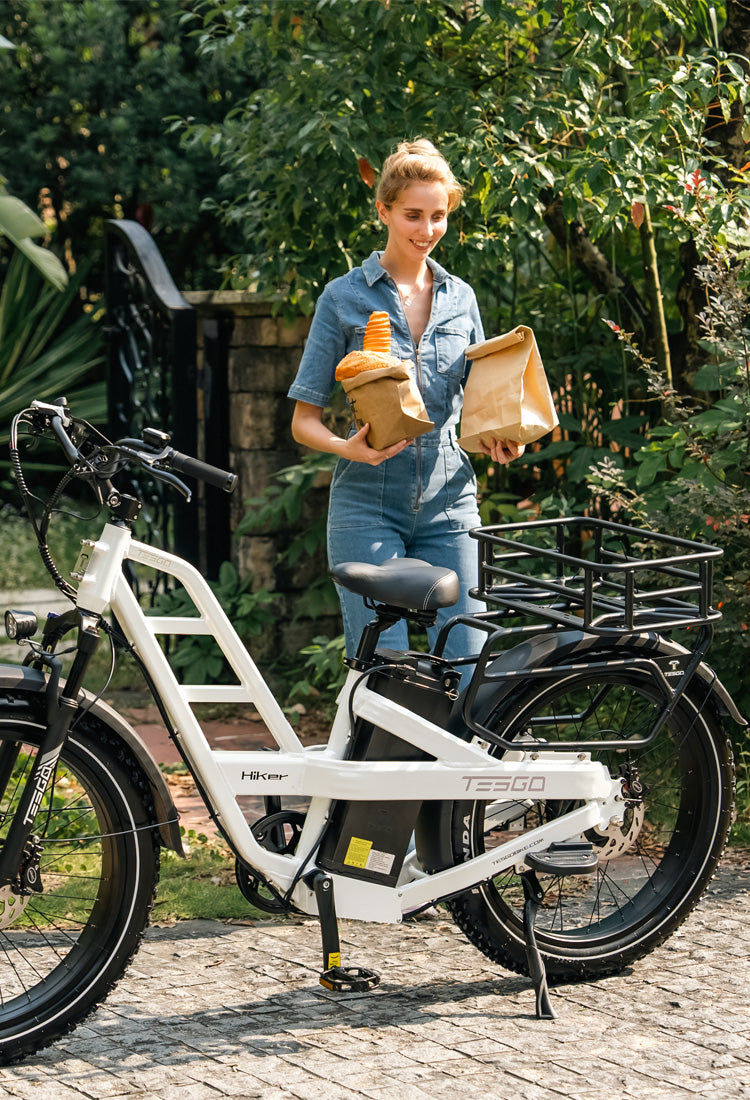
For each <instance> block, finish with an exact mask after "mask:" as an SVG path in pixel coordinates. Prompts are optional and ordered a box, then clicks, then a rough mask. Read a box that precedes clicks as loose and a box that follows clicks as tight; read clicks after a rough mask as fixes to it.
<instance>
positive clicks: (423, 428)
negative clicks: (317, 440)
mask: <svg viewBox="0 0 750 1100" xmlns="http://www.w3.org/2000/svg"><path fill="white" fill-rule="evenodd" d="M409 366H411V363H410V362H409V361H408V360H404V361H403V362H401V363H394V364H393V366H392V367H377V368H376V369H375V370H363V371H361V372H360V373H359V374H356V375H355V376H354V378H344V379H342V381H341V385H342V386H343V387H344V392H345V393H346V396H347V398H348V400H349V404H350V405H351V409H352V414H353V416H354V420H355V422H356V425H357V427H358V428H361V427H362V425H363V424H368V423H369V425H370V430H369V432H368V433H367V442H368V443H369V444H370V446H371V447H374V448H375V450H376V451H382V450H383V449H384V448H385V447H390V446H391V444H392V443H398V442H399V441H400V440H402V439H414V437H415V436H417V435H423V434H424V433H425V432H431V431H432V429H433V428H434V427H435V425H434V424H433V422H432V421H431V420H429V419H428V417H427V409H426V408H425V407H424V401H423V400H422V395H421V393H420V392H419V389H418V388H417V384H416V382H415V381H414V379H413V377H412V375H411V373H410V371H409Z"/></svg>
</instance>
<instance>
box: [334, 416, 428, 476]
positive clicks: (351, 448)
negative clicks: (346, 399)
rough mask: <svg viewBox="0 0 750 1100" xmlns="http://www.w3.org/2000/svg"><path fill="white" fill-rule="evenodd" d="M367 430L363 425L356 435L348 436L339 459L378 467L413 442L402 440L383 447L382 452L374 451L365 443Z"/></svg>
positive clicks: (366, 425)
mask: <svg viewBox="0 0 750 1100" xmlns="http://www.w3.org/2000/svg"><path fill="white" fill-rule="evenodd" d="M369 430H370V425H369V424H365V425H364V426H363V427H361V428H360V429H359V431H358V432H357V434H356V435H352V436H350V437H349V438H348V439H347V440H346V441H345V445H344V448H343V449H342V451H341V457H342V458H346V459H348V460H349V461H350V462H366V463H367V465H368V466H379V465H380V463H381V462H385V460H386V459H388V458H393V456H394V455H397V454H398V453H399V451H403V449H404V447H408V446H409V444H410V443H412V442H413V440H411V439H402V440H401V441H400V442H399V443H393V444H392V445H391V446H390V447H384V448H383V450H382V451H376V450H375V448H374V447H371V446H370V444H369V443H368V442H367V433H368V432H369Z"/></svg>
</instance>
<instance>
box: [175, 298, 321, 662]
mask: <svg viewBox="0 0 750 1100" xmlns="http://www.w3.org/2000/svg"><path fill="white" fill-rule="evenodd" d="M185 297H186V298H187V300H188V301H189V302H190V303H191V304H192V305H193V306H195V308H196V310H197V313H198V333H199V354H198V370H199V378H200V377H201V373H200V372H201V371H202V370H204V368H205V364H204V356H203V354H202V350H203V349H202V338H201V333H202V331H203V328H204V325H203V323H202V322H203V320H204V319H214V320H215V319H216V318H217V317H223V318H226V316H227V315H230V316H231V319H232V324H231V332H228V336H227V340H228V347H227V361H226V378H225V381H224V384H223V385H221V386H220V385H219V380H218V379H216V378H215V377H214V378H212V385H211V390H212V394H213V397H212V400H214V401H215V400H216V399H217V396H218V394H219V393H220V392H225V393H226V397H225V400H226V401H227V403H228V410H229V416H228V425H229V428H228V431H229V463H230V468H231V469H232V470H233V471H234V472H235V473H236V474H237V475H238V478H239V484H238V486H237V489H236V490H235V492H234V494H233V496H232V498H231V506H230V508H231V511H230V525H231V529H232V531H234V529H235V528H236V527H237V524H238V523H239V521H240V520H241V519H242V518H243V516H244V515H245V513H246V511H247V504H246V501H247V500H248V499H249V498H252V497H259V496H262V495H263V492H264V490H265V489H266V487H267V486H268V485H270V484H271V482H272V479H273V475H274V474H275V473H276V471H278V470H280V469H282V468H283V467H285V466H289V465H292V464H293V463H296V462H298V461H299V459H300V457H301V453H302V452H301V448H300V447H298V446H297V444H296V443H295V442H294V440H293V439H292V435H291V417H292V409H293V403H292V402H291V401H290V400H289V398H288V397H287V396H286V393H287V390H288V389H289V386H290V385H291V383H292V380H293V379H294V376H295V374H296V371H297V367H298V365H299V361H300V358H301V355H302V349H303V346H304V341H305V338H306V336H307V332H308V330H309V327H310V322H309V319H308V318H302V317H300V318H298V319H297V320H296V321H295V322H294V323H293V324H288V323H286V322H285V321H284V320H283V319H282V318H281V317H278V316H277V317H275V316H273V309H272V303H271V302H269V301H265V300H263V299H261V298H259V297H258V296H257V295H253V294H251V293H247V292H244V291H217V292H210V291H207V292H193V293H188V294H186V295H185ZM224 328H225V331H228V330H229V328H230V326H228V325H226V324H225V325H224ZM212 370H213V371H214V372H215V370H216V367H215V365H214V366H213V367H212ZM327 503H328V490H327V486H326V485H322V486H320V487H319V488H318V489H316V490H315V491H314V492H313V493H312V494H310V499H309V500H307V501H306V502H305V510H304V515H303V519H302V520H301V523H303V524H307V523H312V522H313V521H314V519H315V518H316V517H317V516H320V515H321V514H322V513H324V511H325V509H326V508H327ZM290 534H291V532H290V531H289V529H286V530H285V529H283V528H282V529H281V530H280V531H278V532H274V531H272V530H268V529H267V530H258V531H255V532H253V533H252V534H248V535H242V536H239V537H236V538H233V539H232V543H231V545H232V559H233V561H234V562H235V564H236V565H237V567H238V569H239V570H240V572H242V573H246V572H248V571H250V572H252V574H253V578H254V587H255V588H256V589H261V588H265V589H267V590H268V591H271V592H273V593H274V594H275V595H276V597H277V602H276V611H277V615H278V625H279V630H280V636H279V635H278V634H276V633H275V632H269V637H268V638H267V639H265V640H261V641H259V642H257V643H256V641H255V640H254V641H253V651H254V655H257V656H258V657H259V658H261V659H263V658H264V657H274V656H276V655H278V652H279V646H280V644H281V646H282V647H283V649H285V650H287V651H291V652H295V651H297V650H299V648H300V647H301V646H303V645H305V644H306V643H307V642H309V641H310V639H311V638H312V637H313V636H314V635H315V634H321V633H322V634H328V635H329V636H332V635H334V634H337V633H339V632H340V630H341V624H340V620H339V619H338V617H337V616H329V617H326V618H323V619H316V620H315V621H314V622H310V621H307V622H306V621H304V620H301V621H300V620H296V621H295V620H294V613H295V608H296V603H297V598H298V596H299V594H300V593H301V592H304V591H305V589H306V588H307V587H308V585H309V584H310V583H311V581H312V580H314V579H315V578H316V577H318V576H320V574H321V572H322V571H325V570H326V569H327V564H326V560H325V553H324V551H319V552H318V553H316V554H314V555H313V556H311V557H309V558H305V557H303V558H302V559H301V560H300V561H298V562H297V563H295V564H294V565H293V566H291V567H290V566H289V565H288V564H286V563H284V562H283V561H282V560H281V554H282V552H283V550H284V547H285V546H287V545H288V542H289V539H290ZM271 635H273V636H271ZM256 645H257V649H258V652H257V654H256Z"/></svg>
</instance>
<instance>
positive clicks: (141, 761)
mask: <svg viewBox="0 0 750 1100" xmlns="http://www.w3.org/2000/svg"><path fill="white" fill-rule="evenodd" d="M46 683H47V680H46V677H45V675H44V673H43V672H40V671H39V670H38V669H34V668H26V667H22V666H20V665H5V664H2V665H0V692H2V691H15V692H24V693H26V692H28V693H29V694H30V695H32V694H35V693H42V694H43V693H44V690H45V687H46ZM81 697H82V705H83V706H84V707H85V706H87V705H88V704H90V703H92V701H93V700H94V698H95V697H94V696H93V695H91V694H90V693H89V692H86V691H83V692H81ZM89 713H90V714H91V715H92V717H94V718H96V719H97V720H98V721H100V722H101V723H102V725H104V726H106V727H107V729H108V731H109V732H110V733H111V734H113V735H114V736H115V737H116V738H117V739H118V740H119V741H121V742H122V744H123V745H124V746H125V747H126V748H127V749H128V750H129V752H130V753H131V755H132V756H133V757H134V758H135V760H136V761H137V763H138V765H139V767H140V768H141V769H142V771H143V774H144V775H145V777H146V779H147V781H148V785H149V787H150V788H151V793H152V796H153V799H154V808H155V811H156V817H157V821H158V822H159V823H160V824H159V839H160V840H161V843H162V845H163V846H164V847H165V848H170V849H171V850H172V851H173V852H177V853H178V854H179V855H181V856H182V855H184V854H185V853H184V851H183V849H182V840H181V838H180V826H179V819H178V814H177V809H176V807H175V804H174V801H173V799H172V795H171V794H170V793H169V787H168V786H167V784H166V782H165V781H164V776H163V775H162V773H161V771H160V770H159V766H158V765H157V764H156V763H155V761H154V759H153V757H152V756H151V754H150V752H149V751H148V749H147V748H146V746H145V744H144V743H143V741H142V740H141V738H140V737H139V736H138V734H137V733H136V732H135V730H134V729H133V728H132V727H131V726H129V725H128V723H127V722H126V721H125V720H124V719H123V718H121V717H120V715H119V714H118V713H117V711H115V710H113V709H112V707H110V706H108V704H107V703H104V702H102V700H101V699H97V700H96V702H93V705H92V706H91V709H90V711H89Z"/></svg>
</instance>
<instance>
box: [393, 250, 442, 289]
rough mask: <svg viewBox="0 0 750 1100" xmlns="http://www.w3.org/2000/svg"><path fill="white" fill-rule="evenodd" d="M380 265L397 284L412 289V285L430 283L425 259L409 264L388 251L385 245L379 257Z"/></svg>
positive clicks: (429, 274)
mask: <svg viewBox="0 0 750 1100" xmlns="http://www.w3.org/2000/svg"><path fill="white" fill-rule="evenodd" d="M380 264H381V266H382V267H384V268H385V270H386V271H387V272H388V274H389V275H390V277H391V278H392V279H393V281H394V282H395V283H397V284H400V285H401V284H406V285H408V286H410V287H413V286H414V285H418V286H423V285H424V284H425V283H426V282H427V281H429V282H432V272H431V271H430V268H429V267H428V265H427V260H426V259H425V260H420V261H417V262H416V263H409V262H408V261H407V260H405V258H404V257H403V256H399V255H398V254H397V253H395V252H394V251H389V249H388V246H387V245H386V248H385V251H384V252H383V253H382V254H381V256H380Z"/></svg>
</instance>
